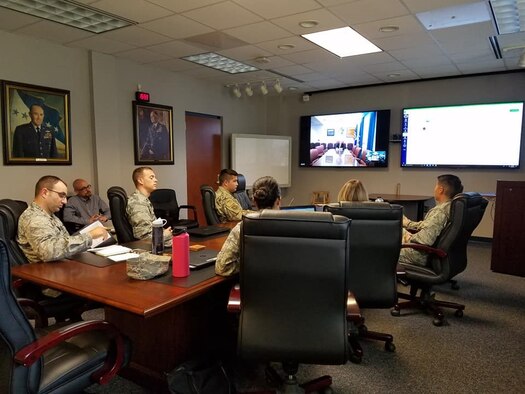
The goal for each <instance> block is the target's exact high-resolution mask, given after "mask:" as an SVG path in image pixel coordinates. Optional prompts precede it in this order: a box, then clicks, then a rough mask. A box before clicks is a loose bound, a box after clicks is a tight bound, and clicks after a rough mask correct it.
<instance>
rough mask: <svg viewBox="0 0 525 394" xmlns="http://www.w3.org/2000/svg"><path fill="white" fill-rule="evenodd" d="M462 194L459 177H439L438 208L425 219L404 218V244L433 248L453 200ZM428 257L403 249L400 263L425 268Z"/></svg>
mask: <svg viewBox="0 0 525 394" xmlns="http://www.w3.org/2000/svg"><path fill="white" fill-rule="evenodd" d="M461 192H463V185H462V184H461V180H460V179H459V178H458V177H457V176H455V175H451V174H445V175H440V176H438V178H437V182H436V186H435V187H434V198H435V200H436V206H435V207H434V208H432V209H431V210H429V211H428V213H427V214H426V216H425V219H423V220H422V221H420V222H413V221H411V220H409V219H408V218H407V217H406V216H403V243H417V244H422V245H429V246H432V245H433V244H434V242H436V240H437V238H438V237H439V234H441V231H443V229H444V228H445V226H446V225H447V223H448V219H449V216H450V202H451V200H452V198H454V196H455V195H456V194H458V193H461ZM407 230H408V231H407ZM412 232H415V233H412ZM427 257H428V255H427V253H425V252H423V251H419V250H415V249H411V248H403V249H401V253H400V255H399V262H400V263H402V264H413V265H419V266H423V267H424V266H426V265H427Z"/></svg>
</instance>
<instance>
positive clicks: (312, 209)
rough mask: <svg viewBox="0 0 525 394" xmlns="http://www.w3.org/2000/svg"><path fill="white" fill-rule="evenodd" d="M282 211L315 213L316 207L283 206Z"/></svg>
mask: <svg viewBox="0 0 525 394" xmlns="http://www.w3.org/2000/svg"><path fill="white" fill-rule="evenodd" d="M281 210H282V211H306V212H315V205H288V206H281Z"/></svg>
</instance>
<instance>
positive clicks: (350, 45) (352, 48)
mask: <svg viewBox="0 0 525 394" xmlns="http://www.w3.org/2000/svg"><path fill="white" fill-rule="evenodd" d="M301 37H304V38H306V39H307V40H309V41H312V42H313V43H314V44H317V45H319V46H320V47H322V48H324V49H326V50H328V51H330V52H332V53H333V54H335V55H337V56H339V57H347V56H356V55H363V54H366V53H374V52H381V49H380V48H378V47H377V46H375V45H374V44H372V43H371V42H370V41H368V40H367V39H366V38H365V37H363V36H362V35H361V34H359V33H358V32H356V31H355V30H354V29H352V28H350V27H341V28H339V29H332V30H325V31H320V32H317V33H310V34H302V35H301Z"/></svg>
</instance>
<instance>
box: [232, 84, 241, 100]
mask: <svg viewBox="0 0 525 394" xmlns="http://www.w3.org/2000/svg"><path fill="white" fill-rule="evenodd" d="M233 94H234V96H235V97H237V98H241V96H242V93H241V89H239V86H237V85H235V86H234V87H233Z"/></svg>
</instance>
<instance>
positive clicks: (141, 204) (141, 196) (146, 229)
mask: <svg viewBox="0 0 525 394" xmlns="http://www.w3.org/2000/svg"><path fill="white" fill-rule="evenodd" d="M157 182H158V181H157V178H156V176H155V173H154V172H153V170H152V169H151V168H150V167H139V168H136V169H135V170H134V171H133V183H134V184H135V187H136V189H137V190H135V192H134V193H133V194H132V195H131V196H129V198H128V206H127V207H126V216H127V218H128V220H129V223H130V224H131V227H133V236H134V237H135V238H137V239H143V238H147V237H151V233H152V231H153V226H152V224H151V223H152V222H153V221H154V220H155V219H156V218H155V212H154V211H153V205H151V201H150V200H149V196H150V195H151V193H152V192H153V191H154V190H155V189H157ZM170 239H171V227H170V228H167V229H164V241H165V242H166V241H168V240H170Z"/></svg>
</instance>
